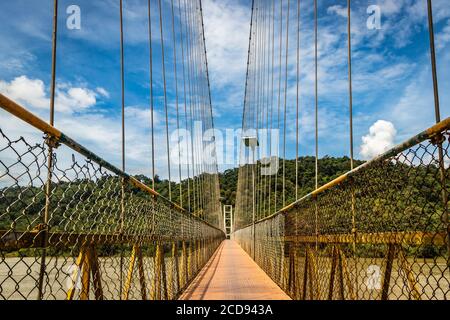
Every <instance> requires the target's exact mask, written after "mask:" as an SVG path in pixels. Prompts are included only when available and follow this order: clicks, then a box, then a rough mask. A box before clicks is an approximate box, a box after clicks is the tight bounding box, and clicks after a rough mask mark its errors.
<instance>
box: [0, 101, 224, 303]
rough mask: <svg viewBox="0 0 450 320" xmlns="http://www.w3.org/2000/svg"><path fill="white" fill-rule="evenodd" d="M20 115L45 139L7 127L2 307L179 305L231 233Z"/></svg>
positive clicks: (1, 206) (1, 196)
mask: <svg viewBox="0 0 450 320" xmlns="http://www.w3.org/2000/svg"><path fill="white" fill-rule="evenodd" d="M11 105H12V103H11ZM14 109H15V110H16V111H17V110H19V111H20V112H19V113H23V114H25V115H27V116H26V117H24V119H25V118H26V119H28V120H29V119H32V120H30V121H27V122H29V123H30V124H33V126H35V127H36V128H38V129H41V131H44V132H47V135H46V136H45V141H44V142H41V143H37V144H36V143H35V144H32V143H29V142H27V139H25V138H16V137H11V136H8V133H7V132H5V131H3V130H2V128H0V300H4V299H5V300H17V299H50V300H51V299H57V300H60V299H68V300H72V299H81V300H88V299H96V300H103V299H112V300H119V299H122V300H128V299H144V300H147V299H156V300H161V299H176V298H177V297H178V296H179V295H180V293H181V292H182V291H183V289H184V288H185V287H186V286H187V285H188V284H189V282H190V281H191V280H192V279H193V278H194V277H195V275H196V274H197V272H198V271H200V269H201V268H202V266H203V265H204V264H206V262H207V261H208V259H209V258H210V257H211V256H212V254H213V253H214V251H215V249H216V248H217V247H218V246H219V244H220V242H221V241H222V240H223V239H224V233H223V232H222V231H221V230H219V229H217V228H216V227H214V226H212V225H210V224H208V223H206V222H204V221H203V220H201V219H199V218H198V217H196V216H193V215H191V214H189V213H188V212H186V211H184V210H183V209H182V208H180V207H178V206H177V205H175V204H173V203H171V202H170V201H169V200H167V199H165V198H163V197H162V196H160V195H159V194H157V193H156V192H154V191H153V190H151V189H150V188H148V187H146V186H144V185H143V184H142V183H141V182H139V181H137V180H136V179H134V178H133V177H130V176H128V175H127V174H125V173H123V172H121V171H120V170H118V169H116V168H115V167H114V166H112V165H111V164H109V163H107V162H105V161H103V160H102V159H100V158H99V157H97V156H96V155H95V154H92V153H90V152H89V151H88V150H86V149H84V148H83V147H82V146H80V145H78V144H76V142H74V141H72V140H70V139H69V138H68V137H66V136H64V135H63V134H62V133H60V132H58V131H57V130H56V129H54V128H50V127H48V125H46V124H45V123H44V122H43V121H42V120H40V119H38V118H36V117H33V116H32V115H31V114H29V113H26V111H24V110H23V109H21V108H20V107H19V106H17V105H14Z"/></svg>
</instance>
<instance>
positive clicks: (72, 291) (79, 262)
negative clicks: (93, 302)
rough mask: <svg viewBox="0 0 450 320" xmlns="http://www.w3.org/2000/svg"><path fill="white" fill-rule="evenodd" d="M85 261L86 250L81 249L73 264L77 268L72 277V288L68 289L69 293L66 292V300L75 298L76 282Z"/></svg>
mask: <svg viewBox="0 0 450 320" xmlns="http://www.w3.org/2000/svg"><path fill="white" fill-rule="evenodd" d="M85 259H86V249H85V248H84V247H83V248H81V250H80V253H79V255H78V258H77V261H76V262H75V265H76V266H77V268H76V269H75V271H74V273H73V275H72V280H73V283H72V286H71V287H70V288H69V291H68V292H67V300H73V298H74V296H75V291H76V285H77V281H78V278H79V276H80V273H81V268H82V267H83V264H84V260H85Z"/></svg>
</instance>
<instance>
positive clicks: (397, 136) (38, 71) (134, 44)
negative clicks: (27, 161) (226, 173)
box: [0, 0, 450, 176]
mask: <svg viewBox="0 0 450 320" xmlns="http://www.w3.org/2000/svg"><path fill="white" fill-rule="evenodd" d="M175 1H177V0H175ZM118 2H119V1H118V0H104V1H87V0H71V1H66V0H62V1H60V19H59V29H60V33H59V43H58V45H59V47H58V68H57V83H58V99H57V105H56V109H57V114H56V126H57V127H58V128H60V129H62V130H63V131H64V132H66V133H67V134H69V135H70V136H71V137H73V138H75V139H77V140H79V141H80V142H82V143H83V144H85V145H86V146H88V147H89V148H90V149H92V150H93V151H95V152H96V153H98V154H99V155H100V156H102V157H104V158H105V159H107V160H109V161H111V162H112V163H114V164H116V165H119V164H120V60H119V58H120V56H119V49H120V42H119V41H120V38H119V33H118V31H119V24H118V18H119V9H118ZM163 2H164V8H165V9H164V10H165V12H166V13H167V11H166V10H169V9H170V1H168V0H166V1H163ZM284 2H285V3H286V1H284ZM291 2H292V0H291ZM52 3H53V1H51V0H39V1H37V0H35V1H30V0H17V1H2V2H1V4H0V21H1V22H0V24H1V27H0V39H1V41H0V91H1V92H2V93H5V94H6V95H8V96H10V97H12V98H13V99H16V100H18V101H19V102H20V103H21V104H23V105H25V106H26V107H27V108H29V109H30V110H32V111H33V112H35V113H37V114H39V115H40V116H41V117H43V118H44V119H48V96H49V80H50V76H49V75H50V63H51V26H52ZM124 3H125V59H126V61H125V65H126V105H127V146H128V154H127V162H128V166H129V169H128V170H129V171H130V172H132V173H146V174H148V175H149V174H150V147H149V141H150V138H149V133H150V126H149V114H150V112H149V106H148V101H149V81H148V79H149V75H148V68H149V67H148V35H147V28H148V27H147V11H146V1H144V0H124ZM293 3H296V1H294V2H293ZM352 3H353V10H352V17H353V27H352V42H353V61H354V66H353V67H354V116H355V118H354V124H355V154H356V156H357V157H358V158H369V157H370V156H372V155H373V153H374V152H375V151H374V150H373V149H374V148H375V149H376V147H374V145H375V146H376V145H377V144H379V143H383V144H385V146H384V147H388V146H390V145H392V144H394V143H399V142H401V141H403V140H405V139H406V138H408V137H410V136H412V135H413V134H415V133H418V132H419V131H421V130H423V129H425V128H427V127H429V126H431V125H432V124H433V123H434V113H433V112H434V111H433V98H432V78H431V70H430V64H429V50H428V45H429V42H428V41H429V40H428V33H427V32H428V30H427V20H426V0H396V1H394V0H378V1H377V0H370V1H363V0H361V1H357V0H355V1H352ZM71 4H77V5H79V6H80V8H81V17H82V28H81V30H68V29H67V28H66V27H65V21H66V17H67V15H66V14H65V9H66V8H67V7H68V6H69V5H71ZM312 4H313V1H312V0H303V1H301V7H302V14H301V51H300V58H301V64H300V66H301V81H300V87H301V100H300V101H301V105H300V110H301V121H300V123H301V147H300V150H301V154H302V155H303V154H313V151H314V150H313V148H314V144H313V142H314V137H313V131H314V126H313V119H314V118H313V117H314V113H313V112H314V104H313V98H314V96H313V80H314V78H313V70H314V69H313V68H314V65H313V60H312V59H313V45H314V43H313V33H312V31H313V30H312V23H313V20H312V19H313V11H312V8H313V7H312ZM372 4H376V5H379V6H380V8H381V13H382V25H381V30H368V29H367V27H366V20H367V18H368V14H367V12H366V9H367V7H368V6H369V5H372ZM155 5H156V2H155ZM433 5H434V14H435V31H436V45H437V58H438V67H439V81H440V97H441V101H440V102H441V113H442V118H445V117H447V116H449V114H450V96H449V87H450V73H449V72H447V70H449V68H450V50H449V47H450V6H449V4H448V1H447V0H440V1H438V0H434V1H433ZM203 6H204V8H203V12H204V20H205V28H206V45H207V48H208V59H209V67H210V70H209V71H210V76H211V89H212V99H213V108H214V115H215V119H214V120H215V124H216V127H217V128H218V129H221V130H225V129H238V128H240V126H241V123H242V122H241V121H242V106H243V101H244V83H245V71H246V65H247V49H248V35H249V23H250V13H251V1H250V0H247V1H244V0H203ZM345 6H346V1H344V0H340V1H331V0H329V1H328V0H327V1H319V17H320V20H319V53H320V55H319V94H320V98H319V108H320V111H319V114H320V120H319V122H320V124H319V127H320V155H321V156H324V155H333V156H342V155H347V154H348V95H347V52H346V50H347V47H346V46H347V43H346V18H345V16H344V15H343V13H344V12H345ZM155 11H156V10H155ZM155 14H156V12H155ZM12 17H13V19H11V18H12ZM291 18H292V19H294V18H295V15H292V17H291ZM155 19H156V16H155ZM155 28H156V29H155V32H154V35H155V37H157V38H155V41H154V44H155V47H154V50H155V52H156V54H155V61H156V62H155V63H158V62H159V61H160V56H158V52H159V51H160V47H159V46H158V43H159V38H158V37H159V36H158V34H159V29H158V28H157V26H156V25H155ZM167 30H169V31H170V28H169V24H168V25H167ZM169 31H168V32H167V33H166V35H165V38H166V37H167V39H166V40H167V41H166V42H167V43H166V44H167V48H166V50H167V55H168V59H170V57H172V53H171V49H172V46H171V43H170V42H171V33H170V32H169ZM292 32H294V29H292ZM292 39H295V37H294V36H293V37H292ZM295 55H296V52H295V43H294V42H293V43H292V45H291V50H290V52H289V61H290V63H289V83H288V92H289V94H288V112H289V117H288V118H289V119H291V120H292V119H294V117H295V82H294V80H295V75H296V74H295V72H296V64H295V58H294V57H295ZM168 79H169V80H168V81H169V105H170V106H171V108H170V112H171V114H172V115H173V114H174V112H175V111H174V91H173V87H174V86H173V81H172V82H170V79H173V70H171V69H170V68H169V70H168ZM155 93H156V100H155V101H156V104H157V106H156V110H157V114H156V122H157V139H159V140H158V141H161V143H158V146H157V157H158V159H161V163H163V161H162V159H164V157H165V155H164V152H163V150H164V143H163V141H164V136H163V130H162V126H163V114H162V112H163V104H162V99H163V96H162V81H161V77H160V74H158V73H157V75H156V76H155ZM0 120H1V122H2V125H1V127H2V129H4V130H5V131H6V132H10V133H11V134H13V135H25V136H27V135H30V138H29V139H33V138H32V136H33V132H32V130H30V129H29V128H26V126H22V125H20V124H18V123H17V122H14V121H12V120H10V118H9V117H8V116H7V115H6V114H4V113H0ZM378 120H385V121H386V122H385V124H386V123H390V125H388V126H386V125H378V126H374V127H373V130H372V136H370V134H369V130H370V128H371V127H372V126H373V125H374V124H375V123H376V122H377V121H378ZM170 125H171V128H172V129H173V128H175V124H174V123H173V122H171V123H170ZM393 128H394V130H393ZM294 130H295V125H294V122H292V124H291V125H288V133H289V141H288V146H289V148H288V152H287V154H288V156H289V157H291V158H292V157H293V156H294V155H295V146H294V143H295V132H294ZM379 131H381V138H380V132H379ZM383 132H384V133H386V132H388V133H389V134H388V135H387V136H386V134H383ZM364 137H365V139H364ZM38 138H39V136H37V137H36V140H37V139H38ZM380 139H381V140H380ZM364 141H365V142H364ZM380 141H381V142H380ZM364 147H365V148H366V149H364V150H366V151H363V149H362V148H364ZM236 150H237V149H236ZM367 150H368V151H367ZM230 166H232V165H230V164H229V165H224V166H221V170H223V169H226V168H228V167H230ZM165 172H166V171H165V168H164V167H163V166H161V167H159V168H158V173H159V174H161V175H163V176H164V175H165Z"/></svg>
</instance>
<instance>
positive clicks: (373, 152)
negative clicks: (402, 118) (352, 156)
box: [360, 120, 397, 159]
mask: <svg viewBox="0 0 450 320" xmlns="http://www.w3.org/2000/svg"><path fill="white" fill-rule="evenodd" d="M396 135H397V130H396V129H395V127H394V124H393V123H392V122H389V121H385V120H378V121H377V122H375V123H374V124H373V125H372V126H371V127H370V129H369V134H368V135H366V136H363V137H362V142H363V143H362V145H361V151H360V154H361V156H362V157H364V158H365V159H371V158H374V157H376V156H378V155H380V154H382V153H383V152H386V151H387V150H389V149H390V148H392V147H393V146H394V144H395V137H396Z"/></svg>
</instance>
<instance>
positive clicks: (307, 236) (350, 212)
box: [234, 130, 450, 300]
mask: <svg viewBox="0 0 450 320" xmlns="http://www.w3.org/2000/svg"><path fill="white" fill-rule="evenodd" d="M420 141H421V140H418V141H416V142H415V143H414V144H415V145H414V146H412V147H408V148H404V149H403V150H402V151H401V152H398V153H396V154H392V155H390V156H389V157H387V158H386V157H384V158H380V159H379V160H375V161H372V162H370V163H367V164H366V165H363V166H362V167H360V168H358V169H357V170H355V171H353V172H351V173H350V174H348V176H347V177H346V179H344V181H343V182H341V183H339V184H336V185H334V186H332V187H330V188H325V190H324V191H322V192H318V193H316V194H312V195H310V196H307V197H305V198H303V199H301V200H300V201H298V202H296V203H295V204H294V205H293V206H291V207H289V208H288V209H287V210H286V211H283V212H280V213H277V214H275V215H274V216H271V217H269V218H266V219H264V220H261V221H259V222H257V223H256V224H255V226H254V228H255V231H254V232H253V226H252V225H251V226H248V227H246V228H243V229H241V230H238V231H237V232H236V233H235V234H234V238H235V239H236V240H237V241H238V242H239V243H240V244H241V246H242V247H243V248H244V249H245V250H246V251H247V252H248V253H249V254H250V255H253V254H254V257H255V260H256V262H257V263H258V264H259V265H260V266H261V268H262V269H264V270H265V271H266V273H267V274H268V275H269V276H270V277H271V278H272V279H273V280H274V281H275V282H276V283H277V284H278V285H280V287H281V288H282V289H283V290H285V291H286V292H287V293H289V294H290V295H291V297H292V298H294V299H320V300H323V299H363V300H369V299H391V300H400V299H401V300H404V299H424V300H425V299H426V300H428V299H433V300H434V299H439V300H442V299H449V298H450V268H449V220H448V191H449V189H450V184H449V178H450V177H449V172H448V164H449V160H450V158H449V131H447V130H444V131H443V132H440V134H437V135H435V136H434V138H433V139H431V140H424V141H423V142H420ZM253 235H254V236H253ZM253 241H254V243H253Z"/></svg>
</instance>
